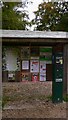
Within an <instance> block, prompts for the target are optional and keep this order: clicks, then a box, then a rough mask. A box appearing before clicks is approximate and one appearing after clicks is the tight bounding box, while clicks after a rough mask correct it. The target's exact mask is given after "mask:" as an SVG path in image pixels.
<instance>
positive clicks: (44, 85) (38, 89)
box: [2, 82, 66, 118]
mask: <svg viewBox="0 0 68 120" xmlns="http://www.w3.org/2000/svg"><path fill="white" fill-rule="evenodd" d="M51 95H52V83H51V82H36V83H33V82H20V83H3V99H4V102H3V112H2V117H3V118H66V103H65V102H63V103H58V104H53V103H52V101H51Z"/></svg>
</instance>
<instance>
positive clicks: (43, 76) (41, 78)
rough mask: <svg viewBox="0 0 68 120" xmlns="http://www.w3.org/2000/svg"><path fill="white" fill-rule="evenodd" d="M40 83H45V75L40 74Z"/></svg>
mask: <svg viewBox="0 0 68 120" xmlns="http://www.w3.org/2000/svg"><path fill="white" fill-rule="evenodd" d="M40 81H46V74H41V73H40Z"/></svg>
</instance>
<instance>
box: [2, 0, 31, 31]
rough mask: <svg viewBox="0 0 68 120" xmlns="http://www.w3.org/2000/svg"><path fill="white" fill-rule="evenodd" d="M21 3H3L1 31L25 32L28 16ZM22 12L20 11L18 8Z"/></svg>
mask: <svg viewBox="0 0 68 120" xmlns="http://www.w3.org/2000/svg"><path fill="white" fill-rule="evenodd" d="M23 6H24V5H23V4H22V2H20V3H19V2H3V5H2V29H11V30H12V29H14V30H17V29H18V30H25V29H26V26H27V25H28V24H29V23H28V14H27V13H26V11H25V10H24V7H23ZM20 7H21V8H22V9H23V11H20V10H19V8H20Z"/></svg>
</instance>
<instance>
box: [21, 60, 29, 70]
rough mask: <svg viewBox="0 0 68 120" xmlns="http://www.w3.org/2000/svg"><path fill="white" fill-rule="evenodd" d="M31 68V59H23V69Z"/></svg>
mask: <svg viewBox="0 0 68 120" xmlns="http://www.w3.org/2000/svg"><path fill="white" fill-rule="evenodd" d="M28 69H29V61H22V70H28Z"/></svg>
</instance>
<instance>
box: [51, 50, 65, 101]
mask: <svg viewBox="0 0 68 120" xmlns="http://www.w3.org/2000/svg"><path fill="white" fill-rule="evenodd" d="M62 101H63V53H62V52H58V53H54V54H53V81H52V102H53V103H58V102H62Z"/></svg>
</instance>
